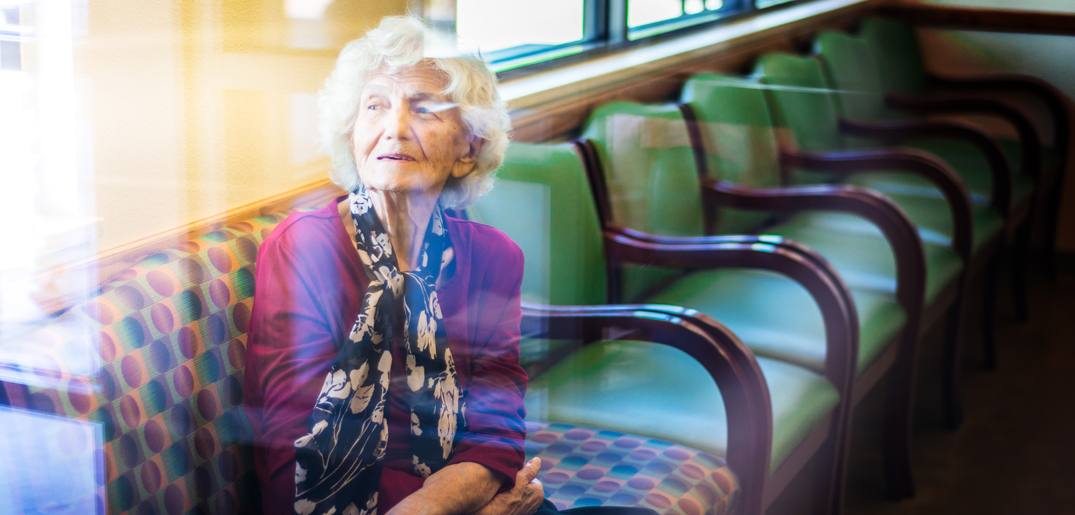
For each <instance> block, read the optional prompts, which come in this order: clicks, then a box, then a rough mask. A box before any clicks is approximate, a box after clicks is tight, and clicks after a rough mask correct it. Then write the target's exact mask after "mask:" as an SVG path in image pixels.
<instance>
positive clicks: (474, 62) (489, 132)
mask: <svg viewBox="0 0 1075 515" xmlns="http://www.w3.org/2000/svg"><path fill="white" fill-rule="evenodd" d="M423 62H425V63H428V64H430V65H431V66H432V67H433V68H435V69H438V70H440V71H441V72H443V73H444V74H445V75H446V76H447V79H448V87H446V88H445V89H444V91H443V94H444V96H445V97H447V99H448V100H449V101H450V102H453V103H455V104H458V106H459V112H460V115H461V118H462V120H463V126H464V127H465V129H466V130H467V132H468V133H469V135H470V136H471V137H477V138H481V139H483V140H484V143H483V145H482V147H481V150H480V151H479V152H478V155H477V158H476V161H475V164H474V169H473V170H471V172H470V173H468V174H467V175H465V176H463V177H461V178H454V177H449V178H448V182H447V183H446V184H445V185H444V190H443V191H442V192H441V196H440V203H441V205H442V206H444V207H446V208H453V209H462V208H464V207H466V206H468V205H470V204H471V203H472V202H474V201H475V200H477V199H478V198H480V197H481V196H482V195H484V194H485V193H486V192H488V191H489V190H490V189H491V188H492V187H493V180H494V177H495V174H494V172H495V171H496V169H497V168H499V167H500V163H501V162H503V160H504V151H505V150H506V149H507V147H508V136H509V133H510V132H511V118H510V117H509V116H508V109H507V105H506V104H505V103H504V101H503V100H501V99H500V92H499V91H498V90H497V80H496V75H495V74H493V72H492V71H491V70H490V69H489V67H488V66H487V65H486V64H485V61H483V60H482V59H481V57H480V56H479V55H477V54H476V53H471V52H461V51H459V50H457V48H456V43H455V41H454V38H452V37H451V36H448V35H445V34H441V33H437V32H435V31H433V29H431V28H430V27H429V26H428V25H426V23H425V22H423V21H422V20H420V19H418V18H415V17H411V16H391V17H386V18H384V19H383V20H381V24H380V25H379V26H378V27H377V28H375V29H373V30H370V31H369V32H367V33H366V34H365V36H363V37H362V38H361V39H356V40H354V41H352V42H350V43H348V44H347V46H345V47H344V49H343V50H342V51H341V52H340V57H339V58H338V59H337V60H336V68H335V69H334V70H333V71H332V75H330V76H329V78H328V80H326V81H325V87H324V88H322V89H321V92H320V98H319V99H318V108H319V110H320V114H321V119H320V125H321V137H322V141H323V144H324V148H325V150H326V152H328V154H329V156H331V157H332V171H331V172H329V176H330V177H331V178H332V182H334V183H336V185H337V186H339V187H341V188H343V189H345V190H347V191H352V190H354V189H356V188H357V187H358V185H359V177H358V169H357V168H356V164H355V157H354V154H353V150H352V144H351V136H352V134H351V133H352V131H353V130H354V126H355V119H356V118H357V115H358V105H359V101H360V99H361V97H362V90H363V89H364V88H365V86H366V83H367V82H368V81H369V80H370V79H371V78H372V77H373V76H374V75H377V74H387V75H392V74H395V73H399V72H400V71H401V70H405V69H408V68H413V67H415V66H416V65H418V64H419V63H423Z"/></svg>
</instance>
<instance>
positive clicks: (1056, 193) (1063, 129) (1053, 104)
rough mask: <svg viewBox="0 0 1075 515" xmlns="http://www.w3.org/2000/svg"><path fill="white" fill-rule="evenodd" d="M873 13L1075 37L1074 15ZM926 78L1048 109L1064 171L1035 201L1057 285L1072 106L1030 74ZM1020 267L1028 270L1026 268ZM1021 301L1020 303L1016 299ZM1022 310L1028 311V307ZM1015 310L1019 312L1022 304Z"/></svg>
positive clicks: (931, 9)
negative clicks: (1029, 101)
mask: <svg viewBox="0 0 1075 515" xmlns="http://www.w3.org/2000/svg"><path fill="white" fill-rule="evenodd" d="M874 14H875V15H877V16H883V17H889V18H895V19H898V20H901V21H903V22H905V23H910V24H911V25H914V26H921V27H936V28H945V29H954V30H975V31H985V32H1013V33H1021V34H1050V35H1063V36H1075V15H1073V14H1066V13H1057V12H1036V11H1020V10H1009V9H982V8H969V7H952V6H939V5H925V4H915V3H892V4H886V5H881V6H879V7H877V8H876V9H874ZM926 78H927V80H928V81H929V82H928V86H929V87H930V89H931V90H933V91H939V92H943V93H944V94H945V96H952V95H958V96H960V97H968V96H974V95H975V94H987V95H989V97H988V98H994V95H997V94H1000V95H1003V94H1011V93H1017V94H1021V95H1025V96H1027V97H1032V98H1034V99H1035V100H1036V101H1037V102H1040V103H1041V104H1042V105H1044V106H1045V107H1046V109H1047V110H1048V112H1049V114H1050V116H1051V118H1052V126H1053V134H1054V148H1055V149H1056V152H1057V154H1058V156H1059V158H1060V170H1058V173H1057V174H1056V175H1055V176H1049V175H1043V177H1041V180H1040V181H1038V182H1039V183H1038V184H1036V186H1037V188H1036V192H1035V193H1036V200H1039V201H1044V202H1043V203H1044V207H1043V211H1044V213H1043V215H1044V216H1045V220H1044V225H1045V228H1046V236H1045V237H1046V242H1045V243H1046V249H1045V250H1046V263H1045V264H1046V271H1047V273H1048V274H1049V275H1050V277H1051V278H1052V279H1053V280H1055V279H1056V230H1057V223H1058V218H1057V216H1058V214H1059V210H1060V199H1061V195H1062V192H1063V189H1064V184H1063V183H1064V175H1065V174H1066V172H1067V170H1068V169H1069V168H1071V159H1072V156H1071V147H1070V141H1071V133H1072V127H1071V124H1072V122H1073V121H1075V113H1073V107H1072V103H1071V101H1070V100H1068V99H1067V97H1066V96H1065V95H1064V94H1063V93H1062V92H1061V91H1060V90H1059V89H1057V88H1056V87H1055V86H1053V85H1052V84H1050V83H1049V82H1047V81H1044V80H1042V79H1040V78H1037V77H1034V76H1031V75H1024V74H1016V73H987V74H980V75H972V76H965V77H945V76H940V75H936V74H933V73H929V72H927V74H926ZM1014 264H1015V265H1016V266H1021V265H1022V264H1020V263H1014ZM1022 268H1023V269H1024V270H1025V266H1022ZM1013 279H1015V280H1016V281H1018V280H1020V277H1018V276H1013ZM1017 288H1018V285H1017ZM1017 302H1019V300H1018V299H1017ZM1022 306H1023V307H1025V303H1024V304H1022ZM1016 308H1017V310H1019V309H1021V307H1020V305H1019V304H1017V305H1016ZM1016 315H1017V316H1020V317H1024V318H1025V316H1026V312H1025V311H1024V312H1022V313H1019V312H1017V313H1016Z"/></svg>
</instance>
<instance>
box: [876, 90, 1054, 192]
mask: <svg viewBox="0 0 1075 515" xmlns="http://www.w3.org/2000/svg"><path fill="white" fill-rule="evenodd" d="M885 105H887V106H888V107H891V108H893V109H897V110H900V111H905V112H910V113H918V114H930V113H980V114H988V115H994V116H998V117H1000V118H1003V119H1004V120H1005V121H1007V122H1008V123H1010V124H1012V125H1013V126H1014V127H1015V130H1016V132H1017V133H1018V134H1019V141H1020V142H1021V143H1022V145H1023V162H1022V166H1023V172H1024V173H1027V174H1030V176H1031V177H1034V178H1035V179H1037V178H1038V176H1039V174H1040V171H1041V137H1040V136H1038V130H1037V129H1035V128H1034V124H1033V123H1032V122H1031V121H1030V119H1029V118H1027V116H1026V115H1025V114H1023V112H1022V111H1020V110H1019V108H1018V107H1017V106H1015V105H1014V104H1012V103H1011V102H1006V101H1003V100H996V99H990V98H973V97H966V96H954V95H931V96H928V97H912V96H907V95H901V94H896V93H887V94H885Z"/></svg>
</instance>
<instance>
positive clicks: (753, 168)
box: [680, 73, 781, 234]
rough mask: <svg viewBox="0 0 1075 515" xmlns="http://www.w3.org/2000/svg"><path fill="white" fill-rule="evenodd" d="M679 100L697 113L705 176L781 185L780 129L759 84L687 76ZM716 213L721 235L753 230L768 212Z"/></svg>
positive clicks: (706, 75)
mask: <svg viewBox="0 0 1075 515" xmlns="http://www.w3.org/2000/svg"><path fill="white" fill-rule="evenodd" d="M680 101H681V102H683V103H684V104H686V105H688V106H689V107H690V108H691V110H692V111H693V112H694V116H695V118H696V121H697V126H698V135H699V136H700V137H701V139H702V141H701V144H702V145H701V146H702V148H703V149H704V150H705V165H706V170H705V173H706V175H708V176H709V177H712V178H714V179H720V180H722V181H728V182H731V183H734V184H737V185H740V186H745V187H752V188H774V187H779V186H780V185H781V176H780V160H779V155H778V150H777V148H778V147H777V141H776V133H775V132H774V131H773V125H772V124H773V122H772V116H771V114H770V113H769V106H768V104H767V103H766V99H765V92H764V91H762V89H761V87H759V85H758V83H756V82H754V81H751V80H748V79H744V78H742V77H734V76H728V75H717V74H713V73H703V74H699V75H695V76H694V77H691V78H690V79H689V80H687V83H686V84H684V85H683V93H682V95H681V96H680ZM712 215H713V219H712V220H711V225H710V227H712V228H713V230H714V232H716V233H718V234H743V233H751V232H755V231H756V230H757V229H759V228H760V227H761V226H762V225H763V223H764V222H765V220H766V219H767V218H769V216H770V215H769V214H768V213H758V212H751V211H740V210H736V209H729V208H721V209H718V210H714V212H713V213H712Z"/></svg>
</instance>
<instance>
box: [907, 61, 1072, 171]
mask: <svg viewBox="0 0 1075 515" xmlns="http://www.w3.org/2000/svg"><path fill="white" fill-rule="evenodd" d="M928 78H929V81H930V83H931V84H932V85H934V86H936V87H937V88H939V89H943V90H945V91H958V92H961V93H965V92H969V91H974V92H995V93H1020V94H1023V95H1028V96H1031V97H1034V98H1035V99H1037V100H1038V101H1039V102H1041V103H1042V104H1045V106H1046V107H1047V108H1048V110H1049V113H1050V114H1051V115H1052V118H1053V131H1054V132H1055V136H1054V143H1053V144H1054V146H1055V148H1056V151H1057V153H1059V154H1060V157H1061V159H1062V162H1063V163H1067V153H1068V142H1069V139H1070V137H1071V118H1072V116H1071V112H1070V109H1071V108H1070V102H1069V100H1067V97H1066V96H1065V95H1064V94H1063V93H1062V92H1061V91H1060V90H1059V89H1057V88H1056V86H1053V85H1052V84H1050V83H1049V82H1047V81H1044V80H1042V79H1039V78H1037V77H1034V76H1032V75H1022V74H1018V73H990V74H981V75H972V76H969V77H941V76H939V75H932V74H930V75H928Z"/></svg>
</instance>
